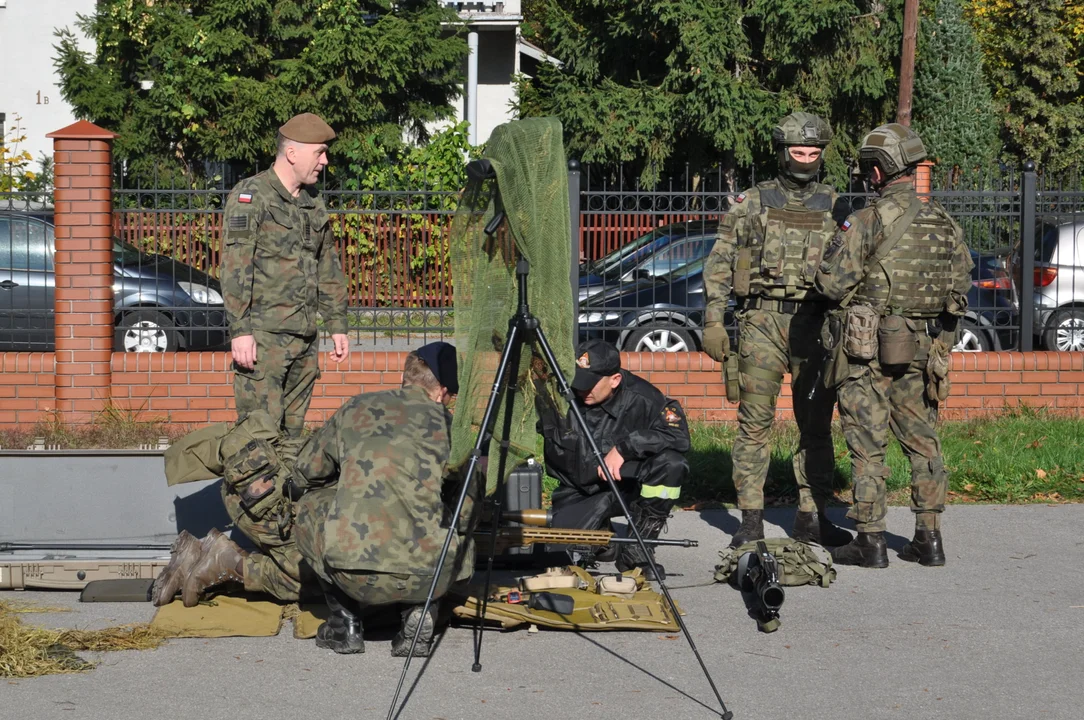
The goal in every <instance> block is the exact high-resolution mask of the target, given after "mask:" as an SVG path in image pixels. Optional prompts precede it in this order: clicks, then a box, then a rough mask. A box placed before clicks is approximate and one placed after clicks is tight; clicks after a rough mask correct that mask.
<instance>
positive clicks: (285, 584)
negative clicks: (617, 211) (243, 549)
mask: <svg viewBox="0 0 1084 720" xmlns="http://www.w3.org/2000/svg"><path fill="white" fill-rule="evenodd" d="M222 502H224V503H225V505H226V512H227V513H229V516H230V519H232V520H233V524H234V526H235V527H236V528H238V529H239V530H240V531H241V532H243V533H244V534H245V535H247V536H248V538H249V540H251V541H252V542H253V543H255V545H256V547H257V548H259V550H260V552H258V553H249V554H248V555H247V556H245V559H244V578H245V590H248V591H249V592H265V593H267V594H268V595H271V596H273V597H276V598H278V599H279V600H285V601H287V602H294V601H296V600H297V599H298V597H299V594H300V592H301V569H300V565H301V552H300V551H299V550H298V549H297V543H296V542H294V536H293V529H292V528H291V527H290V526H289V518H285V519H284V521H283V522H285V523H286V526H285V528H282V527H281V525H282V523H281V522H280V521H279V520H278V519H276V518H261V519H257V518H254V517H252V516H251V515H249V514H248V513H247V512H245V511H244V509H243V508H242V507H241V496H240V495H238V494H237V493H235V492H231V491H230V490H229V489H228V488H227V486H226V484H225V483H222ZM283 534H285V535H286V537H285V538H284V537H283Z"/></svg>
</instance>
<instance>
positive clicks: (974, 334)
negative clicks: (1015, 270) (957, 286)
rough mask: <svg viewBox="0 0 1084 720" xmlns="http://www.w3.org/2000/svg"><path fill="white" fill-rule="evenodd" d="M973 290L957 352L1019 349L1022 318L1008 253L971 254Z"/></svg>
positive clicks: (969, 296)
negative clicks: (1017, 345) (1008, 263)
mask: <svg viewBox="0 0 1084 720" xmlns="http://www.w3.org/2000/svg"><path fill="white" fill-rule="evenodd" d="M971 260H972V262H973V263H974V267H973V268H972V270H971V290H970V291H969V292H968V294H967V305H968V308H967V314H966V315H965V316H964V317H963V318H961V319H960V324H959V329H958V334H957V336H956V344H955V346H954V347H953V350H954V351H955V352H984V351H988V350H1008V349H1012V348H1015V347H1016V338H1017V337H1018V335H1019V328H1020V315H1019V310H1018V304H1017V302H1016V300H1015V299H1014V290H1013V283H1012V278H1011V277H1010V276H1009V273H1008V271H1007V270H1006V269H1005V266H1006V259H1005V253H1004V252H1002V253H998V252H996V251H995V252H994V253H990V254H980V253H977V252H975V251H974V250H972V251H971Z"/></svg>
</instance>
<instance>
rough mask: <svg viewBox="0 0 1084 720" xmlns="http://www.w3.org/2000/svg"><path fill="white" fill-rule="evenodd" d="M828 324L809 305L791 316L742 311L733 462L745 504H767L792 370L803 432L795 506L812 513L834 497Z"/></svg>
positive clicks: (796, 471)
mask: <svg viewBox="0 0 1084 720" xmlns="http://www.w3.org/2000/svg"><path fill="white" fill-rule="evenodd" d="M824 322H825V317H824V315H823V314H822V313H815V312H805V311H803V312H799V313H796V314H793V315H792V314H787V313H783V312H777V311H775V310H768V309H764V308H760V309H756V310H744V311H742V312H741V313H740V314H739V320H738V323H739V324H738V331H739V350H738V356H739V365H738V370H739V377H740V380H739V384H740V387H741V404H740V405H739V406H738V437H737V439H736V440H735V441H734V448H733V460H734V487H735V489H736V490H737V491H738V507H739V508H740V509H742V510H762V509H763V508H764V483H765V480H766V479H767V476H768V464H769V461H770V459H771V449H770V448H769V447H768V436H769V434H770V432H771V429H772V423H773V422H774V421H775V405H776V401H777V400H778V398H779V393H780V391H781V390H782V382H783V375H784V374H786V373H788V372H789V373H790V374H791V380H790V387H791V395H792V396H793V397H792V399H793V403H794V417H795V420H797V423H798V431H799V440H798V450H797V452H796V453H795V454H794V477H795V478H796V479H797V482H798V509H799V510H801V511H802V512H812V511H813V510H816V508H817V504H818V503H824V502H826V501H827V500H828V499H829V498H831V496H832V478H833V476H834V473H835V457H834V454H833V451H832V410H833V408H834V406H835V402H836V394H835V390H833V389H831V388H826V387H824V383H823V382H821V369H822V368H823V367H824V363H825V360H826V358H827V356H826V353H825V351H824V348H823V346H822V345H821V335H820V333H821V325H823V324H824ZM811 392H812V395H813V397H812V399H811V398H810V397H809V396H810V393H811Z"/></svg>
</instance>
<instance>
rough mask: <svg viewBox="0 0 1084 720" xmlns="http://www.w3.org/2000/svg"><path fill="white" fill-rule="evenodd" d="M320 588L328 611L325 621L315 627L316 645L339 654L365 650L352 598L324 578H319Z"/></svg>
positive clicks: (358, 618) (359, 622)
mask: <svg viewBox="0 0 1084 720" xmlns="http://www.w3.org/2000/svg"><path fill="white" fill-rule="evenodd" d="M320 588H321V589H322V590H323V591H324V602H326V603H327V608H328V610H329V611H330V612H329V613H328V618H327V621H326V622H325V623H324V624H323V625H321V626H320V627H319V628H317V629H316V647H318V648H324V649H325V650H332V651H334V652H336V653H338V654H339V655H353V654H355V653H363V652H365V640H364V639H363V638H362V636H361V632H362V627H361V618H360V617H359V615H358V612H357V609H356V608H357V606H356V604H355V603H354V601H353V599H352V598H350V597H349V596H348V595H347V594H346V593H344V592H343V591H342V590H341V589H340V588H338V587H336V586H335V585H332V584H331V583H329V582H327V581H326V580H323V579H321V580H320Z"/></svg>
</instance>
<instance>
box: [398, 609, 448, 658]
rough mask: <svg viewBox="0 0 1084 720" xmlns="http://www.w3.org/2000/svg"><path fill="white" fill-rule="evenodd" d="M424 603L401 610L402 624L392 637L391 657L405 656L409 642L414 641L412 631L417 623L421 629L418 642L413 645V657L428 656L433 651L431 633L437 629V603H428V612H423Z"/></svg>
mask: <svg viewBox="0 0 1084 720" xmlns="http://www.w3.org/2000/svg"><path fill="white" fill-rule="evenodd" d="M423 607H424V605H415V606H413V607H409V608H407V609H406V610H404V611H403V625H402V627H400V628H399V633H398V634H397V635H396V636H395V637H394V638H392V641H391V655H392V657H406V656H407V653H409V652H410V643H412V642H413V641H414V633H415V632H418V625H421V626H422V630H421V632H420V633H418V644H417V645H415V646H414V657H429V653H430V652H432V651H433V635H434V634H436V631H437V603H436V602H433V603H431V604H430V605H429V612H427V613H425V614H423V613H422V608H423Z"/></svg>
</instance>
